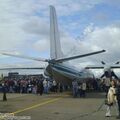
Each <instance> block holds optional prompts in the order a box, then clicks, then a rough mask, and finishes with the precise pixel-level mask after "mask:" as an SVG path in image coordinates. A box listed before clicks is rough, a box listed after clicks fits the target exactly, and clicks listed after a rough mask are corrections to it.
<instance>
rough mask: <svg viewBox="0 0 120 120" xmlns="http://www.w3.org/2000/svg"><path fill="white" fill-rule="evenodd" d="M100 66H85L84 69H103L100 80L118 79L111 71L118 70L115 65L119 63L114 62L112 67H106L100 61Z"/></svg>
mask: <svg viewBox="0 0 120 120" xmlns="http://www.w3.org/2000/svg"><path fill="white" fill-rule="evenodd" d="M101 63H102V66H87V67H85V69H103V70H104V73H103V75H101V78H103V77H106V78H110V79H112V77H114V78H115V79H118V76H117V75H116V74H115V72H114V71H113V69H117V68H120V66H118V65H117V64H119V62H116V63H115V64H114V65H107V64H106V63H105V62H104V61H101Z"/></svg>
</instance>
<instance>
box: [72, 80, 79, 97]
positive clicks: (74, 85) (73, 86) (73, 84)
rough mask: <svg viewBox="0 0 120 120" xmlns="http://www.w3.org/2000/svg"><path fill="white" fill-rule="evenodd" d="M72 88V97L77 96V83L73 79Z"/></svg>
mask: <svg viewBox="0 0 120 120" xmlns="http://www.w3.org/2000/svg"><path fill="white" fill-rule="evenodd" d="M72 88H73V97H77V94H78V83H77V80H76V79H74V80H73V82H72Z"/></svg>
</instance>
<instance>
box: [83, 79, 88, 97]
mask: <svg viewBox="0 0 120 120" xmlns="http://www.w3.org/2000/svg"><path fill="white" fill-rule="evenodd" d="M86 86H87V85H86V82H85V81H84V82H83V83H82V96H83V97H86Z"/></svg>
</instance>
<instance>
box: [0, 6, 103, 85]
mask: <svg viewBox="0 0 120 120" xmlns="http://www.w3.org/2000/svg"><path fill="white" fill-rule="evenodd" d="M103 52H105V50H100V51H96V52H91V53H87V54H82V55H75V56H71V57H64V55H63V52H62V50H61V43H60V35H59V30H58V23H57V16H56V10H55V8H54V6H52V5H51V6H50V57H51V58H50V59H43V58H34V57H29V56H26V55H15V54H11V53H6V52H2V53H1V54H2V55H7V56H13V57H19V58H25V59H31V60H35V61H42V62H47V63H48V66H47V67H46V69H45V71H44V74H45V75H46V76H49V77H51V78H52V79H54V80H56V82H58V83H62V84H69V85H71V84H72V81H73V79H76V80H77V81H81V80H82V79H86V78H91V77H92V78H93V75H91V74H88V72H86V71H85V70H82V71H79V70H77V69H76V68H74V67H73V66H70V65H69V64H67V61H69V60H73V59H77V58H83V57H87V56H91V55H94V54H99V53H103Z"/></svg>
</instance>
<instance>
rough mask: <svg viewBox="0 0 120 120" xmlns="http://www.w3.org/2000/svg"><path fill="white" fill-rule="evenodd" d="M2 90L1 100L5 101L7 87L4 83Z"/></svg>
mask: <svg viewBox="0 0 120 120" xmlns="http://www.w3.org/2000/svg"><path fill="white" fill-rule="evenodd" d="M2 91H3V101H7V96H6V92H7V88H6V84H5V83H3V84H2Z"/></svg>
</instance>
